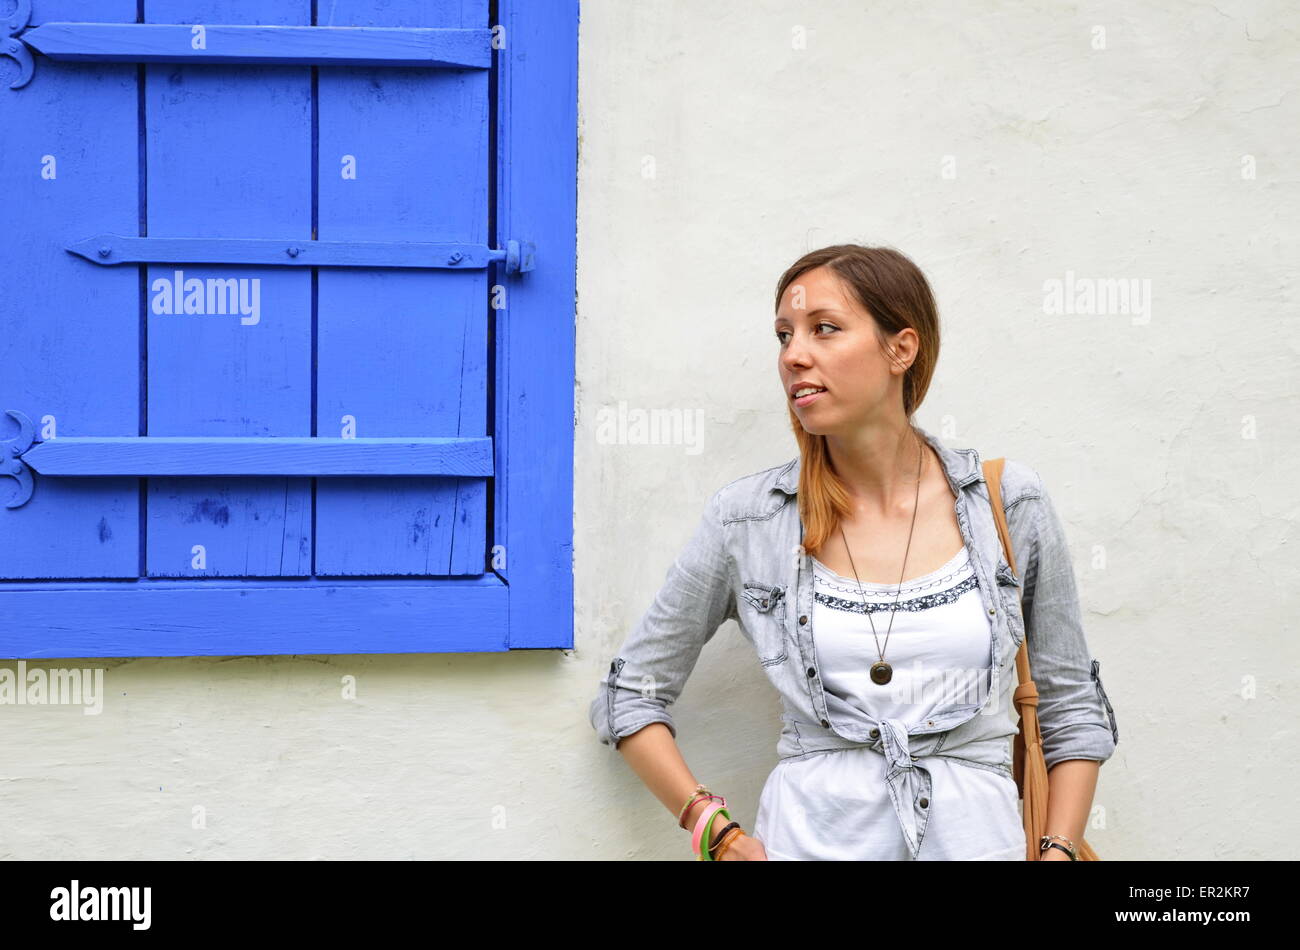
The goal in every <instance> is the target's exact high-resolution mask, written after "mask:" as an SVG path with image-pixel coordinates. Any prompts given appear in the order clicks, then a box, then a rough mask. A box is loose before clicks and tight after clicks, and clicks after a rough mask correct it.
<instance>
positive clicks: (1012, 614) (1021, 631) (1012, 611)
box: [994, 558, 1025, 649]
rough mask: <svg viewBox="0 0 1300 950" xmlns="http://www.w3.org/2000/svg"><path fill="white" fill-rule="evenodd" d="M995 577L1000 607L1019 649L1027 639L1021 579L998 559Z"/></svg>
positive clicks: (1008, 565) (1004, 562) (1013, 640)
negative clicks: (1022, 606) (1021, 595)
mask: <svg viewBox="0 0 1300 950" xmlns="http://www.w3.org/2000/svg"><path fill="white" fill-rule="evenodd" d="M994 576H995V577H996V578H997V582H998V596H999V598H1000V599H1001V604H1000V606H1001V607H1002V609H1003V610H1004V611H1005V612H1006V615H1007V629H1008V630H1010V631H1011V640H1012V642H1013V643H1014V644H1015V646H1016V648H1017V649H1019V647H1020V644H1021V643H1022V642H1024V639H1025V617H1024V613H1023V612H1022V610H1021V604H1020V591H1021V583H1020V578H1019V577H1017V576H1016V574H1015V572H1014V571H1012V570H1011V565H1010V564H1008V563H1007V562H1006V561H1004V560H1002V559H1001V558H998V567H997V570H996V571H995V572H994Z"/></svg>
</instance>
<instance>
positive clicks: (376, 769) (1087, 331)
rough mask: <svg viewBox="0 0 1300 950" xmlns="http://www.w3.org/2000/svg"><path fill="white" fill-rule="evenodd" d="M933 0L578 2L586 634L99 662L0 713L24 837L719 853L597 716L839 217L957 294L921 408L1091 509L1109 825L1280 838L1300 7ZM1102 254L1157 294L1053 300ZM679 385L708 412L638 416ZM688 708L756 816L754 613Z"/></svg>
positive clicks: (746, 465)
mask: <svg viewBox="0 0 1300 950" xmlns="http://www.w3.org/2000/svg"><path fill="white" fill-rule="evenodd" d="M924 6H925V7H926V8H928V9H925V8H923V5H920V4H915V3H905V2H871V3H865V4H864V3H861V2H857V0H834V2H832V0H821V2H816V3H791V2H775V0H760V2H753V0H751V2H738V0H737V2H717V0H708V2H702V0H689V2H688V0H673V2H667V0H658V2H655V3H635V2H632V0H588V2H587V3H585V4H584V7H583V20H582V45H581V62H580V83H579V85H580V112H581V127H580V134H581V151H580V168H579V182H578V189H579V224H578V226H579V265H578V267H579V273H578V277H579V299H578V313H577V327H578V353H577V367H578V371H577V379H576V381H575V385H576V390H575V391H576V396H577V402H578V419H577V425H576V429H575V440H576V446H575V456H576V460H575V468H576V496H577V497H576V500H575V529H574V530H575V545H574V547H575V572H576V577H575V583H576V600H577V603H576V617H575V628H576V638H577V649H576V650H575V651H573V652H572V653H556V652H550V651H537V652H525V653H520V654H515V655H505V656H501V655H468V656H462V655H437V656H415V657H408V656H391V657H384V656H336V657H315V658H304V657H298V658H292V657H278V658H249V657H236V658H229V659H211V660H209V659H183V660H171V659H164V660H148V659H146V660H130V661H125V662H118V661H109V662H107V663H99V662H97V663H95V665H102V666H105V667H106V668H107V680H106V682H107V688H108V692H109V696H108V700H107V702H106V708H105V711H104V713H103V714H102V715H100V716H85V715H83V714H82V712H81V710H80V709H79V708H75V707H72V708H59V707H43V708H39V707H28V708H15V707H4V708H0V732H2V733H3V738H4V744H5V761H4V766H3V768H2V769H0V816H3V820H2V821H0V858H49V857H52V856H56V855H57V856H67V857H75V858H105V857H126V858H179V859H185V858H245V857H253V858H281V857H288V858H318V857H323V858H354V857H355V858H375V857H377V858H404V857H419V858H425V857H433V858H468V857H478V856H486V857H490V858H543V857H559V858H577V859H582V858H614V859H618V858H625V857H632V858H674V859H690V857H691V855H690V850H689V842H688V838H687V835H686V834H685V833H684V832H682V831H680V830H678V829H677V828H675V827H674V824H673V821H672V818H671V817H670V816H669V814H668V813H667V811H666V810H665V809H664V808H663V807H662V806H661V805H660V804H659V803H658V802H657V801H656V800H655V799H654V798H653V797H652V796H651V795H650V793H649V792H648V791H647V790H646V789H645V788H644V786H642V785H641V783H640V782H639V780H638V779H637V778H636V777H635V776H634V775H633V774H632V772H631V771H630V770H629V769H628V768H627V767H626V765H625V763H624V762H623V761H622V758H621V756H620V755H619V754H618V753H616V752H614V751H613V750H611V749H609V748H607V747H604V746H600V745H599V744H597V742H596V740H595V734H594V732H593V731H592V729H591V727H590V725H589V724H588V722H587V718H586V717H587V705H588V703H589V702H590V700H591V699H592V697H593V696H594V695H595V694H596V690H597V684H598V682H599V680H600V678H601V676H602V674H603V673H604V671H605V670H606V668H607V666H608V663H609V660H610V658H611V656H612V655H613V654H614V652H615V651H616V650H617V648H618V645H619V644H620V643H621V642H622V639H623V637H624V636H625V635H626V633H627V631H628V630H629V629H631V627H632V625H633V624H634V623H635V622H636V620H637V619H638V618H639V616H640V615H641V613H642V611H644V609H645V608H646V606H647V605H648V604H649V602H650V599H651V598H652V597H653V595H654V592H655V590H656V589H657V588H658V586H659V584H660V583H661V582H662V580H663V577H664V573H665V572H666V570H667V569H668V566H669V565H670V564H671V562H672V559H673V558H674V557H675V556H676V554H677V553H678V551H679V549H680V547H681V545H682V544H684V543H685V541H686V539H687V537H688V536H689V532H690V530H691V529H692V528H693V526H694V524H695V522H696V520H697V519H698V517H699V513H700V509H701V507H702V505H703V503H704V501H705V499H706V498H707V497H708V495H709V494H710V493H711V492H712V491H713V490H714V489H716V488H717V487H719V486H720V485H722V484H724V483H725V482H727V481H730V480H731V479H733V478H736V477H738V476H740V475H743V474H746V473H749V472H752V471H755V470H757V469H760V468H766V467H768V466H771V465H774V464H777V463H779V462H783V461H785V460H787V459H789V458H790V457H791V456H792V455H793V454H794V451H795V443H794V440H793V437H792V435H791V434H790V432H789V429H788V423H787V416H786V410H785V407H784V404H783V396H782V393H781V391H780V387H779V384H778V380H777V376H776V364H775V359H776V346H777V344H776V342H775V339H774V337H773V336H772V331H771V313H772V289H773V287H774V284H775V282H776V279H777V277H778V276H779V274H780V273H781V271H782V270H783V269H784V268H785V267H786V266H787V265H788V264H789V263H791V262H792V261H793V260H794V259H795V258H796V257H798V256H799V255H800V254H802V253H803V252H804V251H806V250H808V249H811V248H813V247H818V246H821V245H824V244H830V243H837V242H841V241H861V242H864V243H883V244H891V245H893V246H896V247H898V248H899V249H901V250H903V251H904V252H905V253H907V254H909V255H910V256H912V257H913V259H914V260H916V261H917V263H918V264H920V266H921V267H922V268H923V269H924V270H925V271H926V273H927V274H928V275H929V277H930V279H931V281H932V283H933V286H934V288H935V291H936V294H937V296H938V299H939V304H940V312H941V316H942V319H943V329H944V338H943V348H942V356H941V358H940V361H939V368H938V372H937V375H936V377H935V380H934V383H933V385H932V387H931V391H930V394H929V396H928V398H927V400H926V402H925V404H924V406H923V407H922V409H921V411H920V413H919V414H918V419H919V421H920V422H921V424H922V425H924V426H925V427H926V428H929V429H931V430H932V431H935V432H938V433H939V434H940V435H941V436H942V437H943V438H945V439H946V440H947V441H948V443H949V444H950V445H953V446H955V447H965V446H974V447H976V448H978V449H979V450H980V452H981V454H982V455H984V456H985V457H993V456H996V455H1007V456H1010V457H1015V458H1020V459H1022V460H1024V461H1026V462H1028V463H1029V464H1031V465H1033V466H1035V467H1036V468H1037V469H1038V470H1039V471H1040V472H1041V473H1042V475H1043V476H1044V478H1045V480H1046V482H1047V485H1048V487H1049V489H1050V490H1051V491H1052V493H1053V497H1054V499H1055V501H1056V503H1057V506H1058V508H1059V510H1060V512H1061V514H1062V517H1063V519H1064V520H1065V522H1066V527H1067V531H1068V532H1069V536H1070V539H1071V544H1072V548H1073V553H1074V555H1075V569H1076V575H1077V577H1078V579H1079V584H1080V591H1081V597H1082V601H1083V605H1084V611H1085V618H1084V619H1085V625H1086V630H1087V634H1088V638H1089V645H1090V647H1091V649H1092V651H1093V654H1094V655H1095V656H1097V657H1098V658H1099V659H1100V660H1101V662H1102V673H1103V676H1104V679H1105V683H1106V687H1107V691H1108V693H1109V696H1110V698H1111V701H1112V702H1113V704H1114V706H1115V711H1116V716H1117V720H1118V724H1119V730H1120V743H1119V747H1118V749H1117V752H1116V754H1115V756H1114V757H1113V758H1112V759H1111V760H1110V761H1109V762H1108V763H1107V764H1106V765H1105V766H1104V768H1103V769H1102V772H1101V780H1100V784H1099V788H1098V792H1097V797H1096V804H1097V806H1098V807H1099V811H1098V820H1099V821H1104V827H1100V826H1094V827H1091V828H1090V829H1089V831H1088V837H1089V840H1090V841H1091V842H1092V843H1093V844H1094V846H1095V847H1096V848H1097V850H1098V851H1099V852H1100V853H1101V854H1102V856H1103V857H1106V858H1114V859H1125V858H1141V857H1160V858H1166V859H1181V858H1248V859H1249V858H1274V857H1277V856H1278V854H1279V852H1278V850H1277V848H1278V842H1279V841H1285V840H1286V839H1287V837H1288V835H1289V834H1293V833H1294V832H1295V831H1296V830H1297V822H1296V819H1295V817H1294V816H1293V809H1291V808H1290V807H1289V806H1290V803H1291V799H1292V798H1293V795H1292V793H1291V790H1292V789H1293V788H1294V787H1295V784H1296V779H1297V774H1296V773H1297V767H1296V761H1295V756H1294V755H1293V754H1279V751H1286V750H1294V748H1295V743H1296V738H1295V726H1294V720H1295V715H1294V711H1295V706H1296V699H1297V695H1296V694H1297V690H1296V684H1297V677H1296V672H1295V670H1296V667H1297V660H1300V647H1297V636H1296V635H1297V632H1298V631H1297V624H1296V621H1295V619H1294V603H1295V599H1296V598H1295V590H1296V588H1297V582H1298V581H1300V563H1298V562H1297V557H1296V553H1295V552H1296V547H1297V545H1296V542H1294V541H1291V540H1290V539H1291V537H1292V535H1293V526H1294V524H1295V521H1296V516H1297V507H1296V503H1295V501H1294V491H1293V488H1292V485H1291V484H1290V483H1289V482H1287V481H1285V480H1284V474H1287V473H1292V472H1294V471H1296V470H1297V469H1298V468H1300V451H1298V450H1297V438H1296V436H1297V427H1296V415H1297V413H1296V410H1297V401H1296V382H1295V380H1296V377H1297V350H1298V349H1300V331H1298V330H1297V312H1296V311H1297V306H1296V303H1297V301H1296V294H1297V287H1296V275H1297V260H1300V255H1298V254H1297V250H1298V248H1297V225H1296V222H1297V220H1300V176H1298V174H1297V170H1296V154H1297V148H1296V146H1297V129H1298V128H1300V114H1298V113H1300V97H1298V96H1297V93H1296V89H1295V79H1294V77H1295V61H1296V56H1297V52H1298V51H1300V11H1298V10H1297V8H1296V7H1295V6H1294V4H1291V3H1286V2H1259V3H1243V2H1230V0H1222V2H1219V3H1216V4H1211V3H1199V2H1186V3H1180V2H1172V0H1171V2H1161V3H1153V2H1141V3H1120V2H1098V3H1062V2H1034V3H1024V2H993V0H985V2H967V3H942V4H928V5H924ZM1068 275H1072V278H1070V277H1069V276H1068ZM1081 278H1082V279H1085V281H1086V280H1094V279H1101V280H1106V279H1109V280H1121V279H1122V280H1135V281H1137V282H1138V283H1137V284H1136V285H1135V286H1136V287H1138V288H1145V287H1149V292H1150V297H1149V300H1148V301H1147V302H1148V303H1149V306H1148V307H1145V308H1141V312H1136V313H1113V312H1111V313H1108V312H1092V313H1052V312H1048V311H1049V310H1050V307H1047V306H1045V286H1047V287H1050V283H1049V282H1051V281H1053V280H1059V281H1061V282H1062V284H1065V282H1066V281H1067V280H1068V279H1073V280H1074V284H1073V285H1072V286H1073V287H1074V288H1076V289H1077V288H1079V287H1083V286H1087V284H1086V283H1083V284H1081V283H1079V280H1080V279H1081ZM1144 282H1149V283H1144ZM1143 299H1146V298H1143ZM557 318H558V319H563V318H564V317H563V315H562V314H559V315H557ZM657 410H660V411H667V412H668V413H670V414H672V413H675V414H676V416H677V418H678V419H680V420H681V421H682V422H684V423H685V424H686V425H685V427H683V428H681V429H679V430H677V432H676V434H675V435H674V434H672V433H671V432H670V433H669V434H668V435H667V436H666V437H660V438H659V439H657V440H653V439H651V438H649V437H644V438H643V437H642V436H641V435H640V430H639V429H637V427H636V425H635V423H636V422H637V421H638V419H639V417H640V414H645V416H647V417H648V416H650V415H652V414H653V413H655V411H657ZM620 420H622V421H621V422H620ZM348 675H351V676H355V677H356V682H357V697H356V699H355V700H344V699H342V698H341V696H340V689H341V685H340V681H341V678H342V677H344V676H348ZM673 712H674V714H675V716H676V720H677V723H678V725H679V728H680V745H681V748H682V750H683V754H684V755H685V757H686V760H687V762H688V763H689V764H690V766H691V767H692V769H693V770H694V772H695V774H696V775H697V777H698V778H699V779H701V780H702V781H705V782H708V783H709V784H710V785H712V787H714V788H715V789H716V790H718V791H720V792H721V793H722V794H725V795H726V796H727V797H728V799H729V801H730V803H731V805H732V811H733V815H734V816H735V817H737V818H738V819H739V820H740V821H741V822H742V823H743V824H745V825H746V827H752V823H753V818H754V812H755V809H756V807H757V801H758V794H759V791H760V790H761V788H762V784H763V781H764V779H765V778H766V776H767V773H768V771H769V770H770V769H771V767H772V766H773V765H774V764H775V761H776V758H775V744H776V737H777V735H778V733H779V726H780V724H779V721H778V718H777V717H778V714H779V703H778V700H777V698H776V696H775V694H774V693H772V692H771V690H770V688H769V687H768V685H767V681H766V680H765V679H764V678H763V676H762V673H761V671H760V669H759V667H758V663H757V661H756V659H755V658H754V656H753V653H752V650H751V648H750V647H749V646H748V644H747V643H746V642H745V641H744V640H743V639H742V637H741V636H740V633H739V631H738V630H737V629H736V627H735V625H734V624H731V623H728V624H727V625H725V626H724V627H723V628H721V629H720V630H719V632H718V634H717V636H716V637H715V638H714V640H713V641H712V642H711V643H710V644H709V645H708V647H706V649H705V651H704V653H703V655H702V657H701V660H700V663H699V666H698V667H697V669H696V671H695V674H694V676H693V677H692V679H691V682H690V684H689V685H688V687H687V690H686V692H685V694H684V695H683V697H682V699H681V701H680V702H679V703H678V704H677V705H676V706H675V707H674V708H673ZM200 818H201V819H202V820H201V821H200ZM196 825H198V826H197V827H196Z"/></svg>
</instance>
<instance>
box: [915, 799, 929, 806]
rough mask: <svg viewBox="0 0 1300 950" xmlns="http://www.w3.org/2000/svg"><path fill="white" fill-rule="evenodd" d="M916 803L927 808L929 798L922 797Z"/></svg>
mask: <svg viewBox="0 0 1300 950" xmlns="http://www.w3.org/2000/svg"><path fill="white" fill-rule="evenodd" d="M917 804H918V805H920V806H921V807H922V808H929V807H930V799H928V798H922V799H921V800H920V801H919V802H917Z"/></svg>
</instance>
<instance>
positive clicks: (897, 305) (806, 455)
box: [774, 244, 939, 553]
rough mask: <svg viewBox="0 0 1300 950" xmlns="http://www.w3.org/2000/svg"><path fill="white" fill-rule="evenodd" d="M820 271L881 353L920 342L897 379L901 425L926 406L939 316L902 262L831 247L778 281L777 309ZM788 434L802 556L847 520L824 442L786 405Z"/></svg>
mask: <svg viewBox="0 0 1300 950" xmlns="http://www.w3.org/2000/svg"><path fill="white" fill-rule="evenodd" d="M815 267H826V268H828V269H829V270H831V271H833V272H834V273H835V274H836V276H838V277H839V278H840V281H841V282H842V283H843V285H844V288H845V290H846V292H847V293H848V294H849V295H850V296H851V297H853V298H856V300H857V302H858V303H859V304H860V305H861V306H862V307H864V308H865V309H866V311H867V313H868V314H869V315H870V316H871V317H872V319H873V321H874V322H875V326H876V338H877V339H878V340H880V345H881V349H882V350H884V351H885V352H886V353H888V350H887V348H886V347H885V341H884V337H885V336H886V335H893V334H895V333H897V332H898V331H900V330H902V329H905V328H907V327H911V328H912V329H913V330H915V331H916V335H917V337H919V339H920V346H919V349H918V352H917V355H916V359H915V360H913V361H912V365H911V366H910V367H908V369H907V372H906V373H905V374H904V376H903V414H904V415H905V416H907V419H908V423H909V424H911V423H912V416H913V415H914V414H915V412H916V409H917V407H918V406H920V404H921V401H922V400H923V399H924V398H925V393H926V391H927V390H928V389H929V388H930V378H931V377H932V376H933V375H934V367H935V364H936V363H937V362H938V360H939V311H938V307H937V306H936V305H935V302H934V294H933V293H932V292H931V290H930V284H929V282H928V281H926V279H925V275H924V274H923V273H921V269H920V268H919V267H917V266H916V265H915V264H914V263H912V261H911V260H910V259H909V258H908V257H907V256H906V255H904V254H902V253H900V252H899V251H896V250H894V249H893V248H889V247H864V246H862V245H860V244H834V245H831V246H830V247H823V248H819V249H818V250H815V251H809V252H808V253H807V254H805V255H804V256H803V257H801V258H799V260H797V261H795V262H794V263H793V264H791V265H790V267H789V268H788V269H787V270H786V272H785V273H784V274H782V275H781V279H780V280H778V281H777V284H776V303H775V305H774V309H776V308H779V307H780V306H781V296H782V295H783V294H784V293H785V291H786V289H787V288H788V287H789V286H790V284H792V283H794V281H795V280H796V279H797V278H798V277H799V276H800V275H801V274H803V273H805V272H806V271H810V270H812V269H813V268H815ZM786 408H787V409H788V410H789V413H790V426H791V428H793V429H794V435H795V439H796V440H797V441H798V443H799V454H800V456H801V458H802V461H801V463H800V466H799V492H798V497H799V514H800V517H801V518H802V519H803V523H804V537H803V546H804V550H805V551H807V552H810V553H816V552H817V550H818V549H820V548H821V546H822V545H823V544H824V543H825V542H826V539H827V538H829V537H830V535H831V532H832V531H834V530H835V528H836V526H838V524H839V522H840V519H841V518H843V517H845V516H847V515H848V513H849V510H850V508H849V496H848V492H847V491H846V490H845V487H844V483H843V481H841V480H840V477H839V476H838V475H837V474H836V473H835V471H834V469H833V468H832V467H831V464H830V455H829V454H828V453H827V450H826V437H825V436H823V435H813V434H812V433H810V432H808V431H807V430H806V429H804V427H803V425H802V424H801V423H800V422H799V417H798V416H797V415H796V414H795V411H794V407H793V406H791V405H789V404H788V403H787V406H786Z"/></svg>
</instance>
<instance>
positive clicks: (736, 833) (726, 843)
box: [713, 828, 745, 861]
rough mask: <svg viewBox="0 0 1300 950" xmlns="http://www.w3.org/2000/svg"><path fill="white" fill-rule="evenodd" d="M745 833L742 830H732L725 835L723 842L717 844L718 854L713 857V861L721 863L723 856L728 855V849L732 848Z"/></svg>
mask: <svg viewBox="0 0 1300 950" xmlns="http://www.w3.org/2000/svg"><path fill="white" fill-rule="evenodd" d="M744 833H745V832H744V831H743V830H741V829H740V828H732V829H731V830H730V831H728V832H727V833H726V834H725V835H723V836H722V840H721V841H719V842H718V844H717V847H718V853H717V854H715V855H714V856H713V860H715V861H721V860H722V856H723V855H724V854H726V853H727V849H728V848H730V847H731V845H732V843H733V842H734V841H735V840H736V839H737V838H739V837H740V836H741V835H743V834H744Z"/></svg>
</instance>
